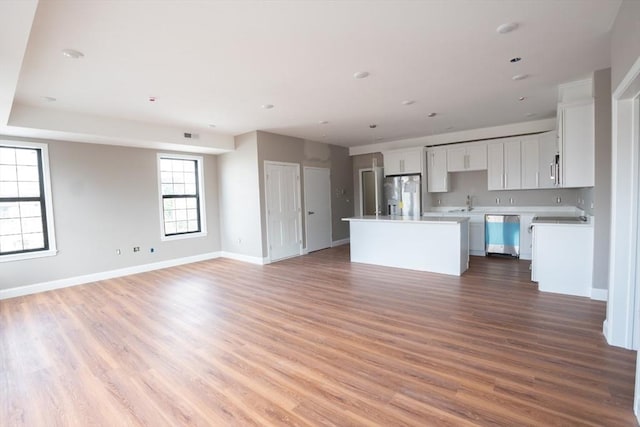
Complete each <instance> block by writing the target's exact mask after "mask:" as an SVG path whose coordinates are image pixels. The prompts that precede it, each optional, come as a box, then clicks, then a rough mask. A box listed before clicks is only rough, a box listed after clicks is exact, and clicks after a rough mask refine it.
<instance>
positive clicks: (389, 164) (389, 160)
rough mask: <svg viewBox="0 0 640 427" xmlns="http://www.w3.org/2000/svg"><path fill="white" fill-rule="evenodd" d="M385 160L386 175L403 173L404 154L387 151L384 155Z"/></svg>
mask: <svg viewBox="0 0 640 427" xmlns="http://www.w3.org/2000/svg"><path fill="white" fill-rule="evenodd" d="M382 156H383V159H384V175H385V176H387V175H400V174H402V173H403V171H402V159H403V155H402V152H398V151H385V152H383V153H382Z"/></svg>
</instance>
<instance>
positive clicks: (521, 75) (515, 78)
mask: <svg viewBox="0 0 640 427" xmlns="http://www.w3.org/2000/svg"><path fill="white" fill-rule="evenodd" d="M527 77H529V74H516V75H515V76H513V77H511V79H513V80H524V79H526V78H527Z"/></svg>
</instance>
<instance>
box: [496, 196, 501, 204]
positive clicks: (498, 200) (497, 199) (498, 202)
mask: <svg viewBox="0 0 640 427" xmlns="http://www.w3.org/2000/svg"><path fill="white" fill-rule="evenodd" d="M499 204H500V197H496V205H499Z"/></svg>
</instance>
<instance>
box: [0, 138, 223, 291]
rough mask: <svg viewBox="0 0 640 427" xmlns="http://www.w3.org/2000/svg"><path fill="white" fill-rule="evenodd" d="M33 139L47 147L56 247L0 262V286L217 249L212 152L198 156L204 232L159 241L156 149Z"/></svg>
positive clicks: (72, 275)
mask: <svg viewBox="0 0 640 427" xmlns="http://www.w3.org/2000/svg"><path fill="white" fill-rule="evenodd" d="M3 139H6V140H10V139H16V138H8V137H7V138H3ZM38 142H44V143H47V144H48V147H49V163H50V169H51V187H52V199H53V211H54V222H55V231H56V240H57V247H58V250H59V252H58V254H57V255H56V256H52V257H44V258H36V259H30V260H19V261H11V262H3V263H0V290H2V289H5V290H6V289H10V288H16V287H22V286H26V285H34V284H40V283H44V282H49V281H53V280H59V279H67V278H73V277H76V276H81V275H88V274H95V273H101V272H106V271H111V270H117V269H122V268H128V267H133V266H139V265H143V264H150V263H155V262H160V261H166V260H171V259H175V258H181V257H190V256H196V255H200V254H207V253H211V252H216V251H219V250H220V236H219V220H218V209H217V200H218V193H217V188H218V183H217V173H216V168H217V162H216V158H215V157H214V156H210V155H204V156H203V157H204V181H205V182H204V186H205V202H206V208H205V209H206V214H207V229H208V234H207V236H205V237H197V238H190V239H181V240H175V241H161V240H160V236H161V228H160V210H159V200H158V181H157V179H158V174H157V151H156V150H148V149H140V148H125V147H114V146H107V145H96V144H81V143H72V142H61V141H38ZM134 246H139V247H140V248H141V251H140V252H137V253H134V252H133V247H134ZM150 248H154V249H155V252H154V253H151V252H150ZM116 249H120V250H121V251H122V255H117V254H116Z"/></svg>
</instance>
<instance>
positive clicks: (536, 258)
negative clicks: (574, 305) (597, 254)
mask: <svg viewBox="0 0 640 427" xmlns="http://www.w3.org/2000/svg"><path fill="white" fill-rule="evenodd" d="M592 221H593V220H592V219H591V220H589V221H588V222H585V223H584V224H565V223H560V222H558V223H540V222H536V221H535V220H534V221H533V261H532V263H531V281H533V282H538V289H540V290H541V291H542V292H553V293H558V294H565V295H576V296H582V297H590V296H591V294H592V287H593V273H592V269H593V222H592Z"/></svg>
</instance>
